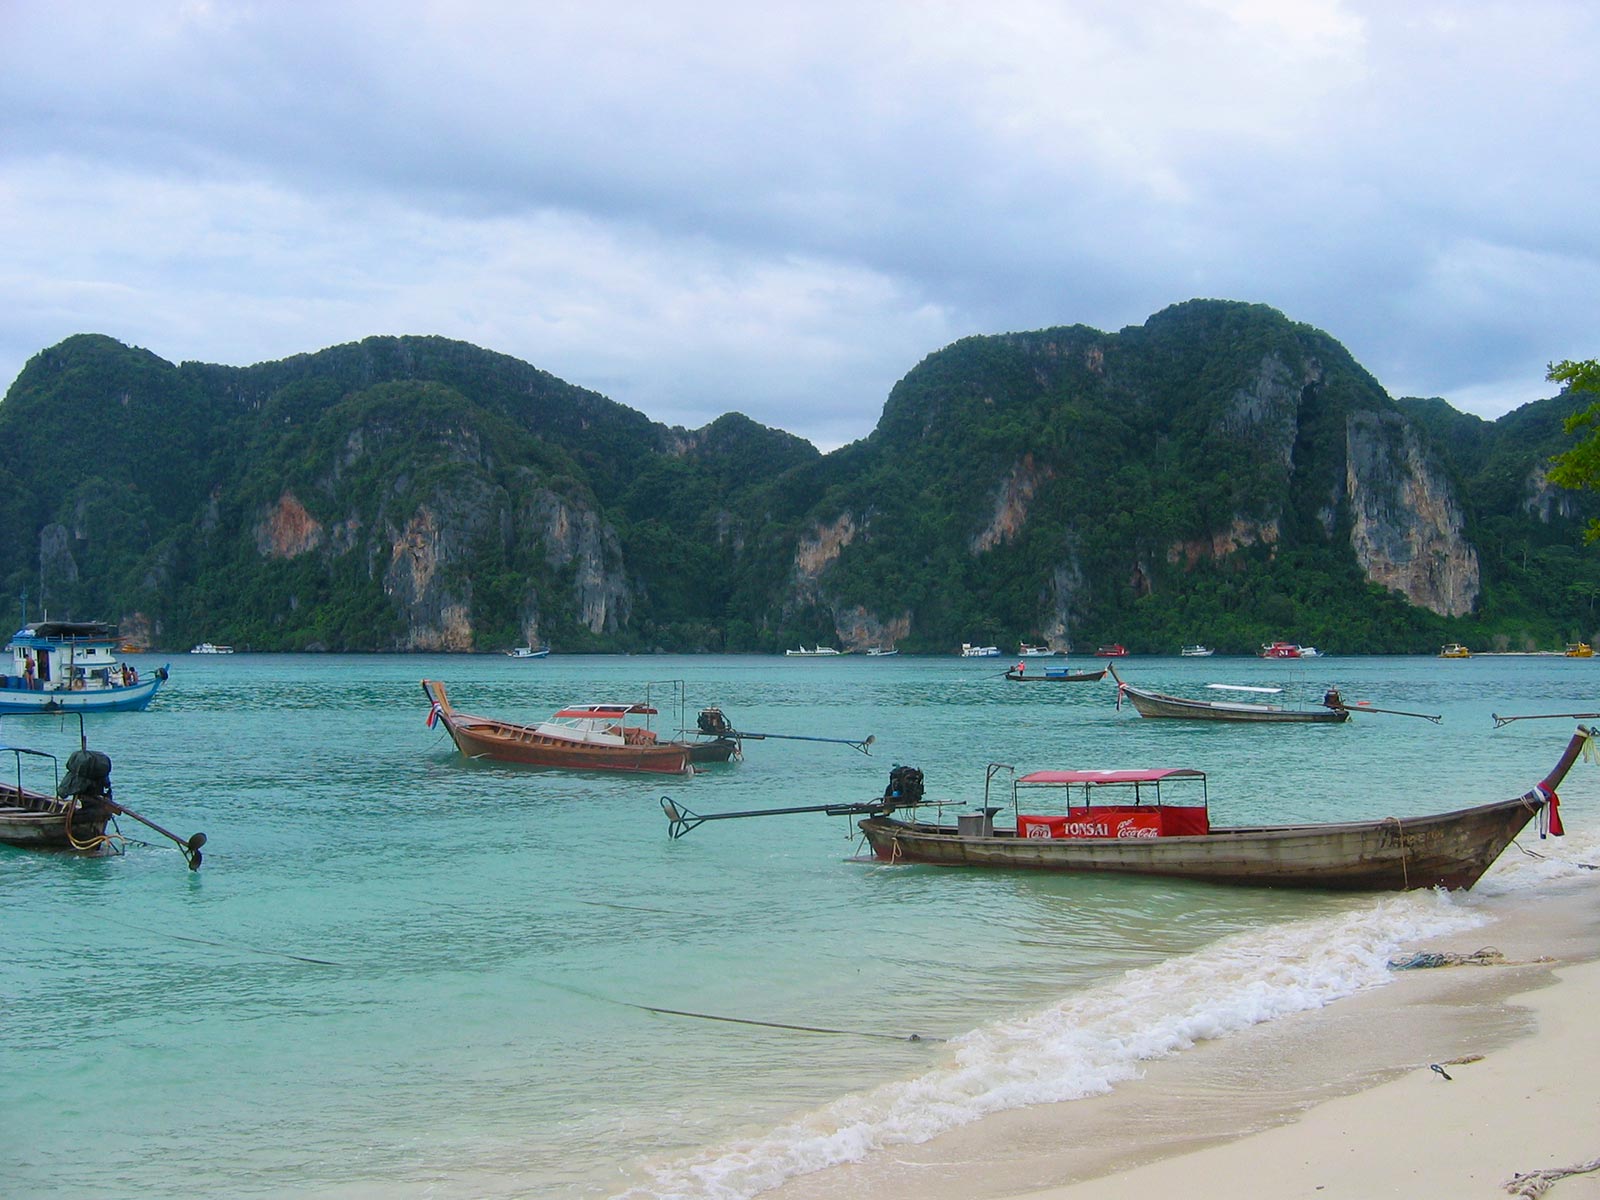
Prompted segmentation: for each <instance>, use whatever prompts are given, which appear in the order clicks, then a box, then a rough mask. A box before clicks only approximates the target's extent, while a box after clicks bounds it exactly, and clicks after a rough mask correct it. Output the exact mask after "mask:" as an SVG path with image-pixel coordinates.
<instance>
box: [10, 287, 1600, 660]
mask: <svg viewBox="0 0 1600 1200" xmlns="http://www.w3.org/2000/svg"><path fill="white" fill-rule="evenodd" d="M1576 407H1578V405H1577V403H1576V402H1575V401H1573V400H1572V399H1570V398H1568V397H1556V398H1554V399H1551V400H1547V401H1541V402H1539V403H1537V404H1533V405H1528V406H1527V407H1525V408H1523V409H1521V410H1519V411H1517V412H1515V413H1512V414H1509V415H1508V416H1506V417H1503V418H1501V419H1500V420H1498V421H1494V422H1486V421H1482V420H1480V419H1478V418H1476V417H1470V416H1465V415H1463V414H1461V413H1458V412H1455V411H1454V410H1452V409H1450V408H1449V407H1448V406H1447V405H1445V404H1444V403H1443V402H1441V401H1436V400H1403V401H1400V402H1395V401H1393V400H1391V399H1390V398H1389V397H1388V396H1387V395H1386V394H1385V393H1384V392H1383V390H1382V388H1381V387H1380V386H1379V385H1378V384H1377V382H1376V381H1375V380H1374V379H1373V378H1372V377H1371V376H1370V375H1368V374H1367V373H1366V372H1365V371H1364V370H1362V369H1361V367H1360V366H1359V364H1357V363H1356V362H1355V361H1354V360H1353V359H1351V357H1350V355H1349V354H1348V353H1347V352H1346V351H1345V350H1344V348H1343V347H1342V346H1340V345H1339V344H1338V343H1337V342H1336V341H1334V340H1333V339H1332V338H1330V337H1328V336H1327V335H1326V334H1324V333H1321V332H1319V331H1317V330H1314V329H1311V328H1309V327H1307V326H1304V325H1300V324H1297V323H1294V322H1292V321H1290V320H1288V319H1286V318H1285V317H1284V316H1283V315H1282V314H1280V313H1277V312H1276V311H1274V310H1272V309H1269V308H1265V307H1261V306H1257V305H1247V304H1238V303H1229V302H1220V301H1193V302H1189V303H1186V304H1181V305H1177V306H1174V307H1173V308H1170V309H1167V310H1165V311H1163V312H1161V313H1159V314H1157V315H1156V316H1154V317H1152V318H1151V319H1150V320H1149V321H1147V322H1146V323H1145V324H1144V325H1142V326H1136V327H1130V328H1128V329H1124V330H1122V331H1120V332H1118V333H1104V332H1100V331H1098V330H1093V329H1089V328H1085V327H1082V326H1073V327H1066V328H1058V329H1049V330H1041V331H1037V332H1032V333H1018V334H1006V335H1001V336H992V337H973V338H967V339H964V340H962V341H960V342H957V343H955V344H954V345H952V346H949V347H946V348H945V349H943V350H940V351H938V352H936V353H934V354H932V355H930V356H929V357H928V358H926V359H925V360H924V361H923V362H922V363H920V364H918V365H917V366H916V367H915V368H914V369H913V370H911V371H910V372H909V373H908V374H907V375H906V377H905V378H904V379H902V380H901V381H900V383H899V384H897V385H896V386H895V388H894V389H893V391H892V392H891V394H890V395H889V397H888V400H887V402H886V404H885V406H884V410H883V414H882V418H881V420H880V421H879V423H878V426H877V428H876V429H875V430H874V432H873V433H872V434H871V435H870V436H869V437H868V438H866V439H864V440H863V441H861V442H857V443H855V444H853V445H850V446H847V447H844V448H843V449H841V450H838V451H835V452H833V453H831V454H828V455H821V454H819V453H818V452H817V451H816V449H815V448H814V447H812V446H811V445H810V444H809V443H807V442H805V441H803V440H801V439H799V438H796V437H794V436H792V435H790V434H787V433H784V432H782V431H779V430H774V429H769V428H766V427H764V426H761V425H759V424H757V423H755V422H753V421H750V420H749V419H747V418H745V417H743V416H741V415H739V414H729V415H727V416H724V417H721V418H719V419H718V420H717V421H715V422H713V423H712V424H710V425H708V426H706V427H705V428H703V429H699V430H685V429H680V428H672V427H668V426H664V425H661V424H658V423H656V422H653V421H651V420H649V419H648V417H646V416H645V415H644V414H641V413H639V412H636V411H634V410H633V409H630V408H627V407H626V406H623V405H620V404H617V403H615V402H613V401H611V400H608V399H607V398H605V397H604V396H600V395H598V394H596V393H594V392H590V391H586V390H584V389H582V388H579V387H575V386H573V385H572V384H569V383H565V382H563V381H562V380H559V379H556V378H555V377H553V376H551V375H549V374H548V373H546V372H543V371H540V370H538V369H537V368H535V367H532V366H529V365H528V364H526V363H523V362H520V361H518V360H515V359H512V358H509V357H506V356H504V355H500V354H495V353H492V352H489V351H486V350H482V349H479V348H477V347H473V346H470V345H466V344H464V343H460V342H453V341H448V340H445V339H442V338H426V337H405V338H370V339H368V340H366V341H363V342H360V343H357V344H353V345H346V346H338V347H334V348H332V349H329V350H324V351H321V352H319V353H315V354H307V355H300V356H296V357H294V358H291V359H287V360H285V361H282V362H275V363H264V364H259V365H257V366H253V367H248V368H232V367H220V366H212V365H205V364H199V363H184V364H182V365H180V366H174V365H173V364H171V363H168V362H165V361H163V360H162V359H160V358H157V357H156V356H154V355H152V354H150V353H148V352H146V351H143V350H138V349H133V348H130V347H127V346H124V345H122V344H120V343H118V342H116V341H114V340H112V339H109V338H105V337H100V336H94V335H82V336H78V337H73V338H69V339H68V340H67V341H65V342H62V343H61V344H60V345H58V346H55V347H52V348H50V349H48V350H45V351H43V352H41V353H40V354H38V355H36V356H35V357H34V358H33V359H32V360H31V361H30V362H29V363H28V365H27V367H26V369H25V370H24V371H23V373H22V375H21V376H19V378H18V379H17V381H16V383H15V384H14V385H13V386H12V388H11V389H10V391H9V393H8V394H7V396H6V398H5V401H4V403H3V404H0V434H3V436H4V438H5V440H6V444H7V445H9V446H11V447H13V454H12V459H11V461H12V464H13V470H12V471H11V472H9V473H8V474H7V476H6V477H5V480H4V483H3V484H0V573H3V575H4V578H5V582H6V584H7V586H8V588H9V594H10V595H12V596H20V595H21V594H22V593H23V592H24V591H26V592H27V594H28V596H29V606H30V613H31V614H32V615H35V616H36V615H38V612H39V608H40V604H41V601H42V602H43V603H44V604H47V605H48V606H49V609H50V612H51V613H52V614H53V615H56V616H72V617H78V618H83V619H89V618H101V619H108V620H114V621H120V622H121V624H122V626H123V629H124V634H125V636H126V637H127V638H129V639H130V640H133V641H136V642H139V643H141V644H144V645H148V646H150V647H152V648H166V649H175V648H182V647H185V646H187V645H189V644H192V643H194V642H199V641H202V640H205V641H217V642H230V643H233V644H236V645H248V646H251V647H253V648H255V649H262V650H277V649H283V650H295V649H329V650H364V649H365V650H395V649H429V650H432V649H444V650H474V649H477V650H484V649H489V650H492V649H498V648H503V647H505V646H508V645H512V644H524V643H535V644H540V643H548V644H551V645H554V646H555V647H556V648H557V649H558V650H560V651H563V652H578V651H584V650H649V649H667V650H766V651H771V650H776V649H780V648H784V647H787V646H793V645H795V644H797V643H799V642H801V641H804V642H807V643H810V642H816V641H822V642H829V643H834V644H839V645H847V646H853V647H864V646H868V645H872V644H888V643H894V644H896V645H898V646H899V647H900V648H901V649H902V650H907V651H918V650H921V651H927V652H939V653H949V652H952V651H953V650H954V649H955V647H956V646H957V645H958V644H959V643H960V642H963V641H981V642H992V643H995V644H998V645H1002V646H1006V647H1007V648H1008V649H1009V648H1011V647H1014V645H1015V643H1016V642H1018V641H1020V640H1027V641H1041V640H1049V641H1051V642H1052V643H1053V644H1056V645H1058V646H1065V645H1067V644H1069V643H1070V644H1071V645H1072V646H1073V647H1074V648H1076V649H1078V650H1085V651H1086V650H1092V649H1093V648H1094V644H1095V643H1097V642H1102V641H1113V640H1115V641H1120V642H1122V643H1124V644H1125V645H1127V646H1128V647H1129V648H1130V649H1132V650H1135V651H1145V652H1164V653H1171V652H1173V651H1175V649H1176V648H1177V646H1178V645H1179V644H1180V643H1183V642H1190V641H1205V642H1208V643H1210V644H1212V645H1215V646H1217V647H1218V648H1219V649H1220V650H1223V651H1235V652H1243V651H1247V650H1251V649H1254V648H1255V647H1256V646H1257V645H1259V643H1261V642H1263V641H1268V640H1272V639H1276V638H1288V639H1291V640H1296V641H1301V642H1308V643H1314V644H1316V645H1318V646H1319V647H1321V648H1323V649H1325V650H1331V651H1334V652H1341V653H1357V652H1384V651H1411V652H1417V651H1426V650H1431V649H1434V648H1436V646H1437V645H1438V644H1439V643H1440V642H1443V641H1449V640H1460V641H1466V642H1468V643H1469V644H1474V645H1477V646H1481V647H1484V648H1489V647H1490V646H1491V645H1499V646H1501V647H1505V646H1512V647H1516V648H1522V647H1524V646H1529V645H1535V644H1537V645H1542V646H1551V645H1556V644H1559V643H1560V642H1563V641H1566V640H1575V639H1577V638H1579V637H1585V638H1587V637H1589V636H1590V631H1591V630H1592V629H1593V628H1594V626H1595V625H1596V614H1595V612H1594V601H1595V599H1596V597H1597V596H1600V564H1597V563H1596V561H1595V558H1594V556H1593V554H1592V553H1591V552H1590V551H1588V550H1585V549H1584V548H1582V546H1581V530H1582V527H1583V525H1584V523H1585V522H1586V521H1587V520H1588V518H1589V517H1590V516H1591V515H1592V510H1593V502H1592V501H1590V500H1589V499H1588V498H1587V497H1585V496H1580V495H1578V494H1576V493H1571V492H1566V491H1562V490H1560V489H1553V488H1551V487H1550V486H1549V485H1548V483H1547V482H1546V480H1545V465H1546V464H1547V462H1548V459H1549V457H1550V456H1551V455H1552V454H1554V453H1557V452H1559V451H1560V450H1561V449H1563V448H1564V447H1565V446H1566V444H1567V438H1566V436H1565V435H1564V434H1563V432H1562V427H1561V422H1562V419H1563V417H1564V416H1565V415H1566V414H1567V413H1569V412H1571V411H1573V410H1574V409H1575V408H1576Z"/></svg>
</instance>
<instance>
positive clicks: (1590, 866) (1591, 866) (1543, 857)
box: [1511, 838, 1600, 871]
mask: <svg viewBox="0 0 1600 1200" xmlns="http://www.w3.org/2000/svg"><path fill="white" fill-rule="evenodd" d="M1511 844H1512V845H1513V846H1515V847H1516V848H1517V849H1518V850H1520V851H1522V852H1523V853H1524V854H1526V855H1527V856H1528V857H1529V858H1537V859H1538V860H1539V861H1540V862H1553V863H1561V864H1563V865H1564V866H1568V867H1577V868H1578V869H1579V870H1580V871H1600V863H1586V862H1573V861H1572V860H1571V859H1569V858H1551V857H1550V856H1549V855H1548V854H1540V853H1539V852H1538V851H1537V850H1529V849H1528V848H1527V847H1526V846H1524V845H1523V844H1522V843H1521V842H1519V841H1518V840H1517V839H1516V838H1512V839H1511Z"/></svg>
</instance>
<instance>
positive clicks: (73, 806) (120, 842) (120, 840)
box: [63, 800, 128, 854]
mask: <svg viewBox="0 0 1600 1200" xmlns="http://www.w3.org/2000/svg"><path fill="white" fill-rule="evenodd" d="M67 803H68V805H69V807H68V808H67V820H66V823H65V825H64V826H63V828H64V829H65V830H66V834H67V844H68V845H69V846H71V847H72V848H73V849H74V850H78V851H90V850H98V849H100V847H102V846H110V847H111V852H112V853H113V854H121V853H122V850H123V846H124V845H125V844H126V843H127V841H128V839H127V838H125V837H123V836H122V830H121V829H120V828H117V825H116V820H115V818H113V819H112V828H114V829H117V832H116V833H98V834H95V835H94V836H93V837H89V838H85V839H83V840H82V841H79V840H78V835H77V834H75V833H73V832H72V817H73V814H74V813H76V812H77V811H78V805H77V802H76V801H70V800H69V801H68V802H67Z"/></svg>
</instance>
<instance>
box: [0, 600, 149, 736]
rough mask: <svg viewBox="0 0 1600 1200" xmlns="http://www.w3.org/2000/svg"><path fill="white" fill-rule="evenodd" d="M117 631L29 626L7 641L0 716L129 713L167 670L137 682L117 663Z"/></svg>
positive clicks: (61, 624)
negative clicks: (5, 669) (5, 714)
mask: <svg viewBox="0 0 1600 1200" xmlns="http://www.w3.org/2000/svg"><path fill="white" fill-rule="evenodd" d="M118 644H119V639H118V637H117V628H116V626H115V625H108V624H106V623H105V622H103V621H51V620H48V619H47V620H43V621H35V622H34V623H33V624H31V625H24V626H23V627H22V628H21V629H19V630H17V632H16V633H14V634H12V635H11V640H10V641H9V642H8V643H7V644H6V653H8V654H10V655H11V662H10V664H9V665H10V671H9V672H8V673H5V674H0V713H38V712H63V711H74V712H77V711H81V712H134V711H138V710H139V709H142V708H145V707H146V706H147V705H149V703H150V701H151V700H153V699H155V694H156V692H158V691H159V690H160V689H161V685H162V684H163V683H164V682H166V678H167V668H166V667H164V666H162V667H157V668H156V669H155V670H154V671H152V672H150V674H149V676H148V677H146V678H143V679H141V678H140V676H139V672H138V670H137V669H136V668H134V667H132V666H129V665H128V664H127V663H123V662H119V661H118V659H117V657H116V654H115V653H114V651H115V650H116V648H117V646H118Z"/></svg>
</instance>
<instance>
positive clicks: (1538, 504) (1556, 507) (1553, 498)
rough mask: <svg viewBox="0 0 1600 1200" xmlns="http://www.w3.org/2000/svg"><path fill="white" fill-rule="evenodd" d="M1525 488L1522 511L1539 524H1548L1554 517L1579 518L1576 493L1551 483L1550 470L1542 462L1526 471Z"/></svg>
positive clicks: (1568, 519)
mask: <svg viewBox="0 0 1600 1200" xmlns="http://www.w3.org/2000/svg"><path fill="white" fill-rule="evenodd" d="M1525 488H1526V499H1524V500H1523V502H1522V511H1523V512H1525V513H1527V514H1529V515H1530V516H1533V517H1536V518H1537V519H1538V520H1539V522H1540V524H1543V525H1548V524H1550V522H1551V520H1553V519H1554V518H1556V517H1560V518H1561V519H1563V520H1567V521H1572V520H1578V519H1580V518H1581V514H1580V512H1579V511H1578V503H1577V501H1578V496H1577V493H1576V492H1573V491H1571V490H1569V489H1567V488H1564V487H1558V486H1557V485H1556V484H1553V483H1551V482H1550V470H1549V468H1548V467H1546V466H1545V465H1544V464H1543V463H1541V464H1539V465H1538V466H1536V467H1534V469H1533V470H1532V471H1530V472H1529V473H1528V481H1527V484H1526V485H1525Z"/></svg>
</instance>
